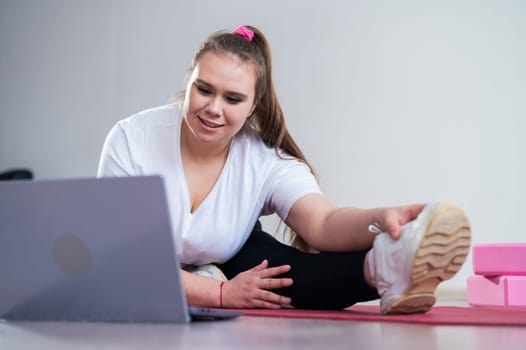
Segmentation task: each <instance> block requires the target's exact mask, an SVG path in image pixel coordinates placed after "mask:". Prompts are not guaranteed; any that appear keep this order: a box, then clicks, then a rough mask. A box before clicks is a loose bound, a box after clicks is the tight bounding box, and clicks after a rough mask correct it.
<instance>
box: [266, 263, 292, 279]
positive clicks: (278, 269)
mask: <svg viewBox="0 0 526 350" xmlns="http://www.w3.org/2000/svg"><path fill="white" fill-rule="evenodd" d="M265 261H266V260H265ZM289 271H290V265H280V266H274V267H269V268H265V269H263V270H260V271H259V277H261V278H269V277H275V276H278V275H281V274H284V273H285V272H289Z"/></svg>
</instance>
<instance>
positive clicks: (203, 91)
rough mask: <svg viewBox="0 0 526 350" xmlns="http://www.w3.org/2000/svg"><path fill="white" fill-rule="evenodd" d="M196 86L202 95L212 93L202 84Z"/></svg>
mask: <svg viewBox="0 0 526 350" xmlns="http://www.w3.org/2000/svg"><path fill="white" fill-rule="evenodd" d="M196 88H197V91H199V92H200V93H202V94H203V95H210V94H211V93H212V91H210V90H209V89H207V88H205V87H204V86H199V85H196Z"/></svg>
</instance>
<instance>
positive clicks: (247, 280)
mask: <svg viewBox="0 0 526 350" xmlns="http://www.w3.org/2000/svg"><path fill="white" fill-rule="evenodd" d="M267 266H268V261H267V260H264V261H263V262H261V264H259V265H257V266H255V267H254V268H252V269H250V270H248V271H245V272H242V273H240V274H238V275H237V276H236V277H234V278H233V279H231V280H228V281H225V282H224V283H223V285H222V286H221V281H218V280H215V279H211V278H207V277H203V276H198V275H194V274H192V273H190V272H187V271H184V270H183V271H182V276H183V284H184V289H185V292H186V299H187V301H188V304H190V305H199V306H207V307H229V308H268V309H277V308H280V307H281V306H282V305H288V304H290V298H287V297H284V296H281V295H278V294H276V293H273V292H271V291H270V290H272V289H277V288H284V287H288V286H290V285H292V279H290V278H274V277H275V276H278V275H281V274H283V273H285V272H287V271H289V270H290V266H289V265H281V266H276V267H272V268H267Z"/></svg>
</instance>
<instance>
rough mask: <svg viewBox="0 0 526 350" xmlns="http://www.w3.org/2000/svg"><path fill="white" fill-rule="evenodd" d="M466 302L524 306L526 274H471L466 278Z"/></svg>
mask: <svg viewBox="0 0 526 350" xmlns="http://www.w3.org/2000/svg"><path fill="white" fill-rule="evenodd" d="M468 304H470V305H473V306H507V307H521V308H522V307H526V276H494V277H484V276H471V277H469V278H468Z"/></svg>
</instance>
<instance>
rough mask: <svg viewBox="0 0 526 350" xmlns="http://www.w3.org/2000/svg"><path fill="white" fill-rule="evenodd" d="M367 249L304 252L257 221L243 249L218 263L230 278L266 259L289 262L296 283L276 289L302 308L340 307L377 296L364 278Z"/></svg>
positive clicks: (289, 273)
mask: <svg viewBox="0 0 526 350" xmlns="http://www.w3.org/2000/svg"><path fill="white" fill-rule="evenodd" d="M366 253H367V251H356V252H348V253H334V252H322V253H304V252H301V251H300V250H298V249H296V248H294V247H291V246H288V245H285V244H282V243H281V242H279V241H278V240H276V239H275V238H274V237H272V236H271V235H269V234H268V233H266V232H264V231H263V230H262V228H261V224H260V223H259V222H258V223H257V224H256V226H255V227H254V230H253V231H252V234H251V235H250V237H249V239H248V240H247V242H246V243H245V245H244V246H243V247H242V248H241V250H240V251H239V252H238V253H237V254H236V255H235V256H234V257H233V258H232V259H230V260H229V261H227V262H226V263H224V264H221V265H218V266H219V268H220V269H221V270H222V271H223V272H224V274H225V276H226V277H227V278H228V279H231V278H233V277H235V276H236V275H237V274H239V273H240V272H243V271H246V270H249V269H251V268H253V267H254V266H256V265H258V264H259V263H261V262H262V261H263V259H267V260H268V262H269V267H271V266H278V265H284V264H288V265H291V270H290V271H289V272H287V273H285V274H283V275H282V276H281V277H290V278H292V279H293V280H294V284H293V285H292V286H290V287H287V288H281V289H276V290H274V291H275V292H276V293H278V294H280V295H283V296H287V297H289V298H291V300H292V303H291V304H292V306H294V307H296V308H299V309H325V310H339V309H343V308H346V307H348V306H351V305H353V304H355V303H357V302H360V301H368V300H374V299H378V297H379V296H378V293H377V292H376V289H374V288H371V287H369V286H368V284H367V283H366V282H365V277H364V274H363V262H364V259H365V254H366Z"/></svg>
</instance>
